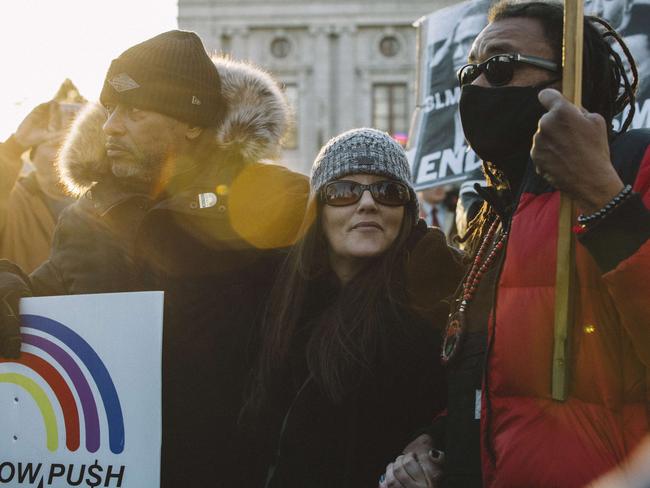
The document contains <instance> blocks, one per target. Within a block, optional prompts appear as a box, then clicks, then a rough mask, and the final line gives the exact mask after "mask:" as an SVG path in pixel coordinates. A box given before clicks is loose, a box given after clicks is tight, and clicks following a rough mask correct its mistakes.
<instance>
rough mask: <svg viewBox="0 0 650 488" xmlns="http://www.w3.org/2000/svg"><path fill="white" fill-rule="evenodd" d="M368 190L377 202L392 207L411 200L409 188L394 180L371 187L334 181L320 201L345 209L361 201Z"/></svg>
mask: <svg viewBox="0 0 650 488" xmlns="http://www.w3.org/2000/svg"><path fill="white" fill-rule="evenodd" d="M366 190H368V191H370V194H371V195H372V198H374V199H375V202H377V203H380V204H382V205H388V206H390V207H398V206H400V205H405V204H407V203H408V202H409V200H410V199H411V195H410V194H409V189H408V187H407V186H406V185H405V184H403V183H400V182H398V181H393V180H383V181H377V182H376V183H371V184H369V185H362V184H361V183H357V182H356V181H350V180H337V181H332V182H331V183H328V184H327V185H325V186H324V187H323V189H322V190H321V191H320V199H321V201H322V202H323V203H325V204H327V205H332V206H334V207H344V206H346V205H352V204H354V203H357V202H358V201H359V200H361V196H362V195H363V192H364V191H366Z"/></svg>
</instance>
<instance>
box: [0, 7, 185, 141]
mask: <svg viewBox="0 0 650 488" xmlns="http://www.w3.org/2000/svg"><path fill="white" fill-rule="evenodd" d="M177 15H178V5H177V0H110V1H108V2H107V1H105V0H15V1H10V0H1V1H0V53H1V54H2V55H1V56H0V63H1V69H0V76H1V77H2V83H0V140H4V139H6V138H7V137H8V136H9V135H10V134H11V133H12V132H13V131H14V130H15V128H16V126H17V124H18V123H20V121H21V120H22V118H23V117H24V116H25V115H26V114H27V113H29V111H30V110H31V108H32V107H34V106H35V105H37V104H38V103H40V102H44V101H47V100H49V99H51V98H52V97H53V96H54V94H55V93H56V92H57V90H58V88H59V86H60V84H61V82H62V81H63V80H64V79H65V78H70V79H71V80H72V81H73V82H74V83H75V84H76V85H77V87H78V88H79V90H80V92H81V94H82V95H83V96H84V97H85V98H87V99H88V100H97V99H98V98H99V93H100V91H101V87H102V82H103V78H104V75H105V74H106V70H107V69H108V66H109V64H110V62H111V60H112V59H113V58H115V57H117V56H118V55H119V54H120V53H121V52H122V51H124V50H125V49H126V48H128V47H129V46H132V45H133V44H136V43H137V42H140V41H143V40H145V39H148V38H150V37H152V36H154V35H156V34H158V33H160V32H164V31H166V30H169V29H175V28H177V25H178V24H177Z"/></svg>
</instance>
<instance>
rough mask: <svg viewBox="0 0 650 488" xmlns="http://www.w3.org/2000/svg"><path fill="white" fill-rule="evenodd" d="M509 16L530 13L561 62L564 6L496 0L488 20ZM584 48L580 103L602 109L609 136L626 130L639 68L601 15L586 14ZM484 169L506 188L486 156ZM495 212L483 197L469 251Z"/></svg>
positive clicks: (498, 187) (467, 237)
mask: <svg viewBox="0 0 650 488" xmlns="http://www.w3.org/2000/svg"><path fill="white" fill-rule="evenodd" d="M511 18H529V19H535V20H537V21H539V22H540V23H541V25H542V27H543V30H544V33H545V35H546V39H547V40H548V42H549V44H550V46H551V47H552V49H553V52H554V57H555V61H556V62H557V63H558V65H561V63H562V35H563V22H564V7H563V5H562V4H561V3H558V2H554V1H549V2H542V1H533V2H516V1H512V0H503V1H500V2H498V3H496V4H495V5H494V6H493V7H492V8H491V9H490V13H489V15H488V20H489V22H495V21H499V20H503V19H511ZM584 36H585V38H584V52H583V76H582V104H583V106H584V107H585V108H586V109H587V110H589V111H590V112H593V113H598V114H600V115H602V117H603V118H604V119H605V122H606V123H607V127H608V132H609V137H610V139H613V138H615V137H616V136H617V135H618V134H620V133H623V132H625V131H626V130H627V129H628V128H629V126H630V124H631V123H632V119H633V117H634V110H635V96H634V93H635V91H636V87H637V84H638V72H637V68H636V63H635V62H634V59H633V58H632V55H631V54H630V51H629V49H628V48H627V46H626V45H625V42H624V41H623V39H621V37H620V36H619V34H618V33H617V32H616V31H615V30H614V29H613V28H612V27H611V26H610V25H609V24H608V23H607V22H605V21H604V20H602V19H599V18H597V17H593V16H585V22H584ZM611 41H615V42H616V44H618V45H619V46H620V48H621V51H622V52H623V54H624V55H625V58H626V59H627V61H628V64H629V66H630V72H631V75H632V78H631V81H630V77H629V76H628V73H627V71H626V69H625V65H624V63H623V61H622V60H621V57H620V56H619V54H618V53H617V52H616V50H615V49H614V46H613V43H612V42H611ZM626 106H629V107H630V109H629V112H628V113H627V115H626V117H625V120H624V121H623V123H622V124H621V129H620V130H619V131H618V133H615V132H614V130H613V119H614V117H616V116H617V115H618V114H619V113H621V112H623V110H624V109H625V107H626ZM483 169H484V172H485V173H486V176H487V177H488V185H489V186H492V187H493V188H494V189H496V190H497V191H503V190H504V189H505V191H507V187H508V184H507V182H506V179H505V177H504V176H503V175H502V174H501V173H500V171H499V170H498V169H496V168H495V167H494V166H493V165H491V164H490V163H487V162H484V163H483ZM496 217H497V214H496V212H495V211H494V209H493V208H492V207H490V206H489V205H488V204H487V203H484V204H483V207H482V208H481V210H480V211H479V213H478V214H477V216H476V217H475V218H474V219H473V220H472V222H471V223H470V225H469V226H468V228H467V232H466V233H465V235H464V236H462V237H460V238H458V239H457V240H458V241H459V242H464V243H466V245H465V249H466V251H467V252H468V254H470V255H472V254H473V252H474V251H476V250H477V249H478V246H479V245H480V240H481V237H482V236H483V234H484V233H485V231H486V230H487V229H488V228H489V226H490V225H491V223H492V222H493V221H494V219H495V218H496Z"/></svg>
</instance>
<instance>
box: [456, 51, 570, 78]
mask: <svg viewBox="0 0 650 488" xmlns="http://www.w3.org/2000/svg"><path fill="white" fill-rule="evenodd" d="M518 63H523V64H530V65H531V66H536V67H538V68H543V69H545V70H548V71H553V72H554V73H559V70H558V66H557V63H554V62H553V61H549V60H547V59H544V58H538V57H537V56H526V55H523V54H516V53H515V54H497V55H496V56H492V57H491V58H490V59H488V60H487V61H483V62H482V63H480V64H474V63H470V64H466V65H465V66H463V67H462V68H461V69H459V70H458V82H459V83H460V86H464V85H469V84H470V83H472V82H473V81H474V80H475V79H476V78H478V77H479V76H481V73H483V74H484V75H485V78H486V79H487V80H488V82H489V83H490V85H492V86H503V85H507V84H508V83H510V82H511V81H512V77H513V75H514V73H515V65H517V64H518Z"/></svg>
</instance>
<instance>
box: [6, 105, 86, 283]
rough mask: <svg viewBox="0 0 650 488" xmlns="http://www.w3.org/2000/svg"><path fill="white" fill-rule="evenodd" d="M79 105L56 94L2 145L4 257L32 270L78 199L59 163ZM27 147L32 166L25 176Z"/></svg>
mask: <svg viewBox="0 0 650 488" xmlns="http://www.w3.org/2000/svg"><path fill="white" fill-rule="evenodd" d="M80 108H81V104H80V103H78V102H74V103H59V102H58V101H56V99H55V100H52V101H50V102H47V103H43V104H41V105H39V106H37V107H36V108H35V109H33V110H32V111H31V112H30V113H29V114H28V115H27V117H25V119H24V120H23V121H22V122H21V123H20V125H19V126H18V128H17V129H16V132H15V133H14V134H12V135H11V136H10V137H9V138H8V139H7V140H6V141H5V142H4V143H2V144H0V258H6V259H10V260H11V261H13V262H15V263H16V264H18V265H19V266H20V267H21V268H22V269H23V270H24V271H25V272H27V273H31V272H32V271H33V270H34V269H36V267H38V266H39V265H40V264H41V263H43V262H44V261H45V260H46V259H47V257H48V255H49V252H50V244H51V242H52V236H53V234H54V227H55V225H56V222H57V220H58V218H59V214H60V213H61V211H62V210H63V209H64V208H65V207H67V206H68V205H69V204H70V203H72V202H73V201H74V199H73V198H72V197H70V196H68V195H67V194H66V192H65V190H64V188H63V186H62V185H61V184H60V182H59V176H58V173H57V170H56V164H55V162H56V156H57V153H58V151H59V148H60V147H61V144H62V142H63V138H64V136H65V133H66V129H67V127H68V126H69V124H70V123H71V122H72V119H73V118H74V115H75V114H76V112H77V111H78V110H79V109H80ZM26 152H29V160H28V162H29V163H30V166H32V167H33V170H31V171H29V172H28V173H27V174H23V175H22V176H20V175H21V170H22V169H23V166H24V163H23V159H22V156H23V154H24V153H26Z"/></svg>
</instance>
